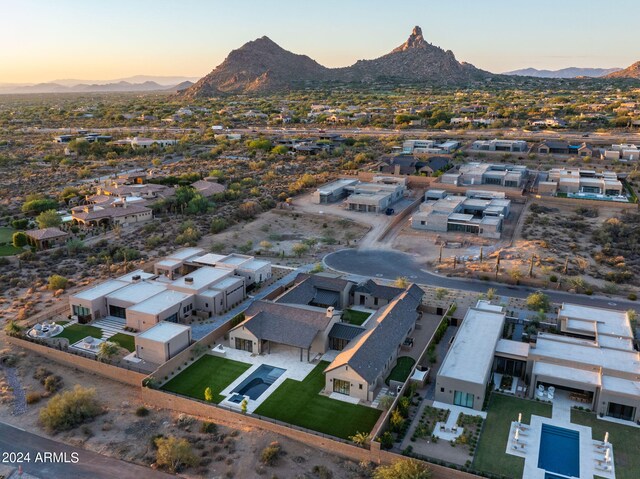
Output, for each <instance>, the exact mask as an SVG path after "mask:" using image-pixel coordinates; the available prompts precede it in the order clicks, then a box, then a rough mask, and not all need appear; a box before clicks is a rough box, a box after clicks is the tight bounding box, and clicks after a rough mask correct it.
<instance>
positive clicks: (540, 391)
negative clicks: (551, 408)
mask: <svg viewBox="0 0 640 479" xmlns="http://www.w3.org/2000/svg"><path fill="white" fill-rule="evenodd" d="M536 396H538V397H539V398H543V397H544V386H543V385H542V384H541V385H540V386H538V390H537V391H536Z"/></svg>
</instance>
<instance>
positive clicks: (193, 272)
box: [69, 248, 271, 331]
mask: <svg viewBox="0 0 640 479" xmlns="http://www.w3.org/2000/svg"><path fill="white" fill-rule="evenodd" d="M203 253H204V251H203V250H202V249H200V248H184V249H182V250H178V251H176V252H175V253H172V254H171V255H170V256H169V257H167V258H165V259H163V260H161V261H158V262H157V263H156V264H155V265H154V273H145V272H144V271H142V270H138V271H135V272H134V273H129V274H126V275H124V276H121V277H119V278H117V279H112V280H109V281H106V282H104V283H101V284H99V285H96V286H94V287H92V288H88V289H86V290H84V291H80V292H79V293H76V294H73V295H71V296H70V297H69V303H70V305H71V310H72V314H73V315H75V316H77V317H78V320H81V321H82V322H90V321H92V320H95V319H100V318H104V317H109V318H111V319H114V320H116V321H121V322H122V323H123V325H125V324H126V326H129V327H131V328H133V329H136V330H138V331H145V330H147V329H149V328H151V327H153V326H155V325H156V324H158V323H159V322H161V321H169V322H174V323H183V322H190V321H191V320H192V319H193V317H199V318H210V317H212V316H215V315H219V314H222V313H224V312H226V311H228V310H230V309H232V308H233V307H235V306H237V305H238V304H240V303H241V302H242V301H244V299H245V298H246V295H247V284H248V283H249V282H251V281H254V282H255V281H256V275H258V277H260V275H263V276H262V277H263V278H267V277H271V264H270V263H268V262H266V261H259V260H255V259H254V258H252V257H250V256H247V257H245V256H242V255H227V256H222V259H225V258H230V259H231V262H230V263H224V262H219V264H222V265H224V266H208V265H206V264H203V262H198V261H197V260H199V259H200V258H203V257H206V256H207V255H203ZM236 257H240V258H241V259H242V262H241V263H240V264H239V265H237V264H236V265H234V264H233V263H234V262H233V260H234V259H235V258H236Z"/></svg>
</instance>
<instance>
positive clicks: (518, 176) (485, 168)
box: [440, 162, 529, 188]
mask: <svg viewBox="0 0 640 479" xmlns="http://www.w3.org/2000/svg"><path fill="white" fill-rule="evenodd" d="M528 174H529V171H528V170H527V167H526V166H523V165H502V164H488V163H477V162H472V163H467V164H466V165H461V166H460V168H459V169H458V170H456V171H452V172H448V173H445V174H444V175H442V176H441V177H440V181H441V182H442V183H444V184H450V185H456V186H469V185H478V186H480V185H495V186H502V187H505V188H522V187H523V186H524V184H525V183H526V181H527V176H528Z"/></svg>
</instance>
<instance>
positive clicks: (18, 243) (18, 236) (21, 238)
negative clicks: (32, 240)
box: [12, 231, 27, 248]
mask: <svg viewBox="0 0 640 479" xmlns="http://www.w3.org/2000/svg"><path fill="white" fill-rule="evenodd" d="M12 240H13V246H15V247H16V248H23V247H24V246H26V245H27V235H26V234H24V233H23V232H22V231H18V232H16V233H13V237H12Z"/></svg>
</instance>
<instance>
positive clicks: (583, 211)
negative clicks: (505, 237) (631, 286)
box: [440, 201, 629, 294]
mask: <svg viewBox="0 0 640 479" xmlns="http://www.w3.org/2000/svg"><path fill="white" fill-rule="evenodd" d="M523 215H524V217H523V221H522V226H521V228H520V230H519V231H517V232H516V237H515V239H514V242H513V245H512V246H509V245H505V246H503V247H499V248H498V250H499V251H500V274H499V278H500V277H501V278H502V279H504V280H505V281H509V282H518V281H519V280H520V278H522V279H526V280H527V281H528V282H530V280H529V279H528V276H529V269H530V267H531V258H532V257H533V282H537V283H540V284H546V283H549V282H551V283H553V282H554V281H553V279H557V281H558V282H560V283H561V285H562V287H565V288H571V289H575V290H576V291H577V292H585V291H589V290H596V289H601V290H603V291H604V292H607V293H610V294H614V293H624V292H625V291H626V289H628V281H627V279H626V277H624V278H625V279H623V275H626V274H628V273H625V271H628V267H629V264H627V262H625V260H626V258H624V257H620V256H619V257H615V258H611V257H608V256H606V255H603V254H602V252H603V247H602V246H601V245H598V244H597V243H596V242H595V241H594V240H593V236H594V233H595V232H597V231H598V230H599V228H600V227H601V226H602V225H603V224H605V223H606V222H607V221H609V220H611V219H612V218H620V215H621V213H620V211H619V210H618V209H616V208H611V207H602V208H598V209H594V208H580V207H578V206H573V205H566V206H564V205H563V206H553V207H546V206H542V205H538V204H536V203H535V201H534V202H532V203H530V204H529V205H528V206H527V209H526V210H525V211H524V212H523ZM499 246H500V245H499ZM484 252H485V259H486V261H484V262H483V263H480V262H479V261H475V262H466V263H465V264H464V267H461V266H462V265H461V264H460V262H458V264H457V265H456V270H455V274H457V275H460V274H470V273H475V274H481V275H482V274H485V275H487V276H491V277H493V275H494V274H495V268H496V257H497V253H496V252H492V251H489V254H487V249H485V251H484ZM443 256H444V255H443ZM458 256H460V255H458ZM445 263H446V264H445V265H443V266H441V268H440V269H441V270H443V271H447V272H450V273H454V270H453V261H452V260H451V258H448V259H447V261H446V262H445ZM552 277H553V279H552ZM625 283H626V284H625ZM556 284H557V283H556ZM546 285H548V284H546Z"/></svg>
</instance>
